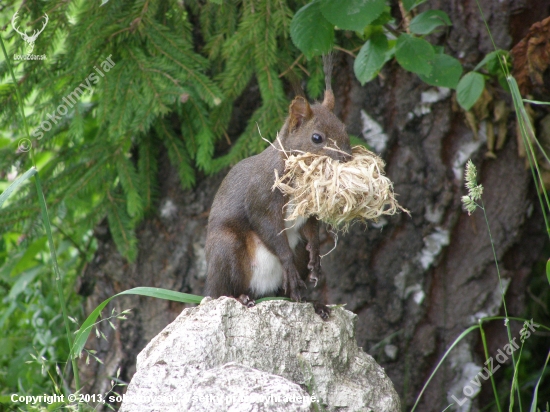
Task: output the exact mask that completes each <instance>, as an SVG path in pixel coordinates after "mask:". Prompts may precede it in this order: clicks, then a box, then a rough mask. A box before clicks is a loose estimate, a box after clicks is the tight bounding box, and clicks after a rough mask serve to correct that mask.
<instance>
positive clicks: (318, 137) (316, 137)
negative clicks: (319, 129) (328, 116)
mask: <svg viewBox="0 0 550 412" xmlns="http://www.w3.org/2000/svg"><path fill="white" fill-rule="evenodd" d="M311 141H312V142H313V143H316V144H319V143H323V136H321V135H320V134H319V133H313V134H312V135H311Z"/></svg>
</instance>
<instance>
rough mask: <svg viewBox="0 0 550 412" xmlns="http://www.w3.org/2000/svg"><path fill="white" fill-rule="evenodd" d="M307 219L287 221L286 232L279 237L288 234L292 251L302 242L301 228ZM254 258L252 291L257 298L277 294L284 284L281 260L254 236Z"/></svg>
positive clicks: (251, 281) (252, 262) (251, 280)
mask: <svg viewBox="0 0 550 412" xmlns="http://www.w3.org/2000/svg"><path fill="white" fill-rule="evenodd" d="M306 220H307V218H305V217H299V218H297V219H296V220H293V221H285V226H286V230H285V231H284V232H283V233H280V234H279V236H283V235H285V234H286V237H287V239H288V244H289V246H290V248H291V249H292V251H294V250H295V249H296V245H298V243H299V242H300V240H301V236H300V228H301V227H302V226H303V225H304V223H305V222H306ZM254 242H255V248H254V256H253V258H252V261H251V264H252V279H250V290H251V292H252V293H253V294H254V295H256V296H262V295H267V294H270V293H275V292H277V290H278V289H279V288H280V287H281V286H282V284H283V267H282V265H281V262H280V261H279V258H278V257H277V256H275V255H274V254H273V253H271V252H270V251H269V249H268V248H267V247H266V246H265V245H264V243H263V242H262V241H261V240H260V238H259V237H258V236H256V235H254Z"/></svg>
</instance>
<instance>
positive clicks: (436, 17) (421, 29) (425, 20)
mask: <svg viewBox="0 0 550 412" xmlns="http://www.w3.org/2000/svg"><path fill="white" fill-rule="evenodd" d="M439 26H452V23H451V19H449V16H448V15H447V13H445V12H444V11H441V10H428V11H425V12H424V13H420V14H419V15H418V16H416V17H415V18H414V19H412V20H411V24H410V25H409V29H410V30H411V32H413V33H415V34H429V33H431V32H432V31H434V30H435V29H436V28H437V27H439Z"/></svg>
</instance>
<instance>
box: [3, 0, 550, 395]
mask: <svg viewBox="0 0 550 412" xmlns="http://www.w3.org/2000/svg"><path fill="white" fill-rule="evenodd" d="M306 3H307V4H306ZM402 3H403V6H404V9H405V12H406V13H411V12H413V13H416V10H415V8H416V7H418V6H419V5H420V4H422V3H424V0H403V2H402ZM335 4H336V3H335V2H334V1H332V0H315V1H313V2H310V3H308V2H307V1H306V0H225V1H222V0H211V1H208V0H202V1H193V2H185V3H184V2H178V1H175V0H170V1H165V2H149V1H147V0H120V1H109V0H103V1H102V2H99V1H84V0H77V1H73V2H63V1H60V0H55V1H51V2H21V1H20V0H17V1H13V0H12V1H7V2H4V3H3V5H2V8H1V9H0V16H2V21H6V22H7V21H9V20H10V19H11V18H12V16H13V15H14V13H15V12H16V11H18V12H19V19H20V20H19V21H20V22H21V24H22V26H23V27H28V30H27V31H30V30H31V29H32V27H33V26H34V24H35V22H37V21H38V20H39V19H40V18H41V16H43V15H44V13H47V14H48V16H49V24H48V25H47V26H46V27H45V30H44V32H43V33H42V34H41V35H40V36H39V37H38V38H37V40H36V45H35V48H34V52H35V53H40V54H44V55H46V56H47V59H46V60H28V61H25V60H10V62H11V63H12V64H13V65H14V66H15V67H14V69H15V77H16V83H17V84H18V86H19V87H18V88H16V87H15V85H14V82H13V81H12V80H11V78H10V73H9V69H10V68H9V65H8V64H7V62H6V61H2V62H1V64H0V96H1V101H0V108H1V110H0V179H1V180H0V190H5V189H7V188H8V187H9V184H10V183H11V182H12V181H13V180H14V179H15V178H17V176H21V175H22V174H23V173H24V172H25V171H27V170H29V171H30V170H33V169H32V168H31V167H32V166H35V167H36V168H37V170H38V171H39V173H40V177H41V179H42V181H43V187H44V192H45V200H46V203H47V205H48V207H49V212H50V218H51V221H52V226H53V233H52V235H53V243H55V244H54V246H53V247H52V248H51V250H56V251H57V255H58V259H59V265H60V267H59V272H61V273H62V274H63V277H62V280H61V284H60V286H61V292H62V293H59V294H58V293H56V292H59V290H56V285H55V284H54V283H55V282H54V281H53V280H52V279H53V276H51V269H50V267H51V266H52V264H54V262H53V261H52V255H49V254H48V253H46V252H47V250H48V247H47V243H48V239H47V237H45V236H44V233H43V231H42V224H41V219H40V216H39V215H40V206H39V204H38V202H37V201H36V200H37V199H36V197H35V196H36V192H35V191H34V190H33V189H32V187H30V186H31V185H29V184H27V183H25V182H24V180H25V178H26V176H25V175H23V176H22V177H21V180H20V181H18V182H17V183H18V184H17V185H15V186H12V187H14V188H17V191H14V192H13V193H11V192H10V193H8V192H7V191H6V192H5V193H3V194H2V195H1V197H0V298H1V299H2V307H1V308H0V331H1V332H2V333H3V334H4V336H5V337H3V338H1V339H0V369H2V370H7V371H8V373H7V374H1V375H0V387H2V388H4V389H3V390H4V391H11V392H16V391H18V392H20V393H43V392H46V393H52V392H53V390H52V387H55V390H56V391H58V392H59V391H62V390H60V389H59V386H62V387H63V386H64V387H67V385H69V384H70V382H66V381H65V380H64V379H63V378H61V376H59V375H62V373H60V372H59V371H60V370H62V369H65V365H64V362H65V361H66V360H67V359H69V353H70V350H71V349H70V345H69V344H68V343H67V341H66V340H65V339H64V336H63V326H62V316H61V314H60V313H59V312H60V310H59V308H60V307H62V303H63V298H62V297H61V298H60V296H61V295H65V296H68V297H69V298H68V300H67V306H68V312H69V313H71V314H72V317H74V318H77V319H78V318H81V317H82V313H81V306H80V301H79V298H78V297H77V296H76V295H75V293H74V289H75V280H76V278H77V276H78V275H79V274H80V273H81V272H82V269H83V267H84V265H86V263H87V262H88V261H90V259H91V258H92V256H93V254H94V252H95V249H96V247H97V245H96V242H95V240H94V237H93V236H92V230H93V228H94V227H95V226H96V225H97V224H98V223H99V222H100V221H102V220H104V219H106V220H107V221H108V223H109V229H110V232H111V234H112V237H113V239H114V241H115V243H116V245H117V247H118V249H119V251H120V252H121V253H122V254H123V255H124V256H125V257H126V258H127V259H128V260H130V261H132V260H134V259H135V258H136V256H137V238H136V234H135V230H136V227H137V226H138V224H139V223H140V222H141V221H142V219H143V218H144V217H145V216H146V215H147V214H149V213H152V212H154V210H155V207H156V201H157V197H156V195H157V187H158V184H159V182H158V178H159V177H158V176H159V173H160V172H161V168H162V166H163V165H162V162H163V161H164V160H165V159H169V161H170V162H171V163H172V164H173V165H174V166H175V167H176V168H177V170H178V172H179V177H180V182H181V185H182V187H183V188H185V189H187V188H190V187H192V186H193V185H194V184H195V182H196V180H197V178H198V176H200V175H201V174H212V173H215V172H217V171H219V170H221V169H223V168H226V167H228V166H230V165H232V164H234V163H236V162H237V161H239V160H240V159H242V158H244V157H246V156H249V155H251V154H253V153H256V152H258V151H260V150H261V149H263V148H264V147H265V144H266V143H265V142H263V140H262V139H261V138H260V136H259V135H258V133H257V126H259V127H260V128H261V130H262V132H263V134H264V135H265V136H268V137H270V138H271V139H273V138H274V137H275V135H276V131H277V130H278V128H279V127H280V125H281V124H282V122H283V120H284V117H285V114H286V110H287V104H288V103H287V102H288V97H290V92H289V90H290V88H289V87H288V83H289V82H287V80H292V81H294V82H295V81H296V79H297V80H298V81H299V80H304V79H305V81H306V82H305V84H306V90H307V92H308V93H309V95H310V97H312V98H317V97H318V96H320V94H321V92H322V90H323V88H324V82H323V80H324V79H323V70H322V65H321V59H320V58H319V57H318V56H319V55H320V54H322V53H326V52H328V51H330V50H332V49H333V47H334V46H335V45H336V44H338V45H339V46H342V47H341V48H348V49H353V50H355V49H357V50H359V53H358V55H357V58H356V60H355V64H354V69H355V73H356V76H357V78H358V79H359V81H360V82H361V83H362V84H364V83H366V82H368V81H370V80H372V79H374V78H375V77H376V76H377V75H378V73H379V72H380V70H381V69H382V68H383V66H384V65H385V64H386V63H387V62H388V61H390V60H391V59H392V58H393V57H395V60H396V61H397V63H398V64H400V65H401V66H402V67H403V68H404V69H406V70H409V71H411V72H413V73H417V74H418V76H419V77H420V78H421V79H422V80H423V81H424V82H426V83H427V84H429V85H433V86H443V87H449V88H456V90H457V99H458V102H459V104H460V105H461V106H462V107H463V108H464V109H465V110H468V109H470V108H471V107H472V106H473V105H474V103H475V102H476V100H477V99H478V97H479V96H480V95H481V93H482V91H483V87H484V85H485V80H486V78H487V77H496V78H497V79H498V80H499V81H500V82H501V84H503V87H506V88H507V87H508V86H507V83H506V82H507V78H506V75H505V70H504V69H503V66H502V64H501V63H502V61H503V60H502V58H503V57H505V56H506V52H504V51H502V50H495V52H493V53H490V54H488V55H487V56H485V58H484V59H483V60H482V61H481V62H480V63H479V64H478V66H477V67H475V68H474V70H473V71H470V72H469V73H467V74H465V75H464V76H462V73H463V71H464V70H463V68H462V66H461V64H460V63H459V62H458V60H457V59H455V58H454V57H453V56H450V55H448V54H445V53H444V50H443V49H442V48H441V47H438V46H435V45H433V44H431V43H430V42H428V41H427V40H426V36H429V35H430V34H431V33H434V32H436V31H438V30H445V29H446V28H447V27H448V26H450V25H451V22H450V20H449V17H448V16H447V15H446V14H445V13H444V12H443V11H440V10H426V11H424V12H422V13H417V14H416V16H415V17H413V18H412V19H411V17H412V13H411V14H410V15H404V16H402V17H403V20H404V21H407V22H408V23H407V24H408V27H407V28H406V29H405V30H404V32H398V31H397V29H396V27H394V18H393V17H392V15H391V13H390V9H389V7H388V2H387V1H386V0H371V1H368V2H364V1H360V0H341V1H339V2H338V7H336V6H335ZM294 12H296V13H295V14H294ZM350 13H351V14H352V15H351V16H350V15H349V14H350ZM409 20H410V21H409ZM8 27H9V25H8ZM2 36H3V38H4V39H5V40H6V41H7V44H8V50H9V53H8V54H9V56H13V55H15V54H24V53H25V50H26V44H25V42H24V41H23V40H22V38H21V37H20V36H19V35H18V34H17V33H15V32H14V31H13V30H11V28H9V29H8V30H5V31H3V32H2ZM291 40H292V41H291ZM301 52H302V53H303V55H302V54H301ZM304 57H305V58H306V59H307V61H304ZM111 62H112V63H111ZM306 74H307V77H306V76H305V75H306ZM512 86H513V85H512ZM255 87H257V89H258V91H259V94H260V97H261V104H260V105H259V106H258V107H256V108H255V110H254V113H253V114H252V116H251V117H250V119H249V121H248V123H247V126H246V128H245V129H244V130H243V131H239V132H235V133H232V132H231V131H230V130H231V128H230V122H231V120H232V116H233V113H232V109H233V106H234V104H235V102H236V100H237V99H239V98H241V97H242V96H243V94H245V93H247V92H249V91H250V90H253V89H254V88H255ZM19 89H20V92H19ZM19 93H20V98H19ZM73 99H74V101H73ZM69 101H70V102H71V104H69ZM21 102H23V103H24V107H23V112H24V115H23V121H22V122H21V121H19V120H18V119H20V112H21V110H20V106H19V103H21ZM26 129H28V130H29V132H32V136H33V137H32V138H31V140H28V133H27V132H26ZM19 183H20V184H19ZM10 194H11V197H10V198H9V200H7V196H8V195H10ZM39 195H40V192H39ZM548 273H549V275H548V279H549V281H550V270H549V271H548ZM127 293H130V292H129V291H128V292H127ZM60 300H61V301H60ZM96 312H97V311H96ZM96 312H94V314H93V315H97V313H96ZM94 320H95V319H94ZM92 323H93V322H92ZM85 325H89V322H88V323H86V324H85ZM480 329H481V326H480ZM86 333H89V330H87V329H86V328H83V329H81V331H80V335H79V336H80V337H82V339H84V338H83V336H84V335H85V334H86ZM30 355H32V356H33V357H34V358H33V359H34V361H32V362H31V363H25V362H26V361H28V360H29V359H30ZM56 375H57V376H56ZM5 393H7V392H5Z"/></svg>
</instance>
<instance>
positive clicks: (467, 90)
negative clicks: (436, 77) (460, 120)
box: [456, 72, 485, 110]
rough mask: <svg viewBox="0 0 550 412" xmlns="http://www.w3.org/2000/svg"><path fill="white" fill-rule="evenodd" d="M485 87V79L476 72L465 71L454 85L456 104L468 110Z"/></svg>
mask: <svg viewBox="0 0 550 412" xmlns="http://www.w3.org/2000/svg"><path fill="white" fill-rule="evenodd" d="M484 87H485V79H484V78H483V76H482V75H481V74H479V73H476V72H470V73H467V74H466V75H465V76H464V77H463V78H462V79H460V81H459V82H458V86H456V99H457V101H458V104H459V105H460V106H461V107H462V108H463V109H464V110H470V109H471V107H472V106H473V105H474V103H475V102H476V101H477V99H478V98H479V96H481V93H482V92H483V88H484Z"/></svg>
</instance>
